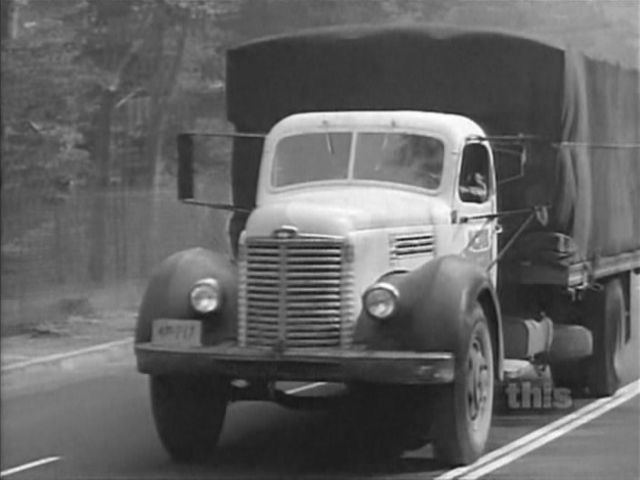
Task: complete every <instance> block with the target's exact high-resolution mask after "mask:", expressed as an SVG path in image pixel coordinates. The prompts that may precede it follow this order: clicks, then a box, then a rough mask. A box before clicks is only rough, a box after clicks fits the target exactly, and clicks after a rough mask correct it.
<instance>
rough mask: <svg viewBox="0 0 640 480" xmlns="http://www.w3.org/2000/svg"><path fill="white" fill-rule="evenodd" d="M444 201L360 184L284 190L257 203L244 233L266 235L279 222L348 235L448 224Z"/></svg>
mask: <svg viewBox="0 0 640 480" xmlns="http://www.w3.org/2000/svg"><path fill="white" fill-rule="evenodd" d="M449 219H450V208H449V207H448V206H447V204H446V202H444V201H443V200H441V199H439V198H437V197H435V196H431V195H427V194H423V193H417V192H413V191H405V190H400V189H393V190H392V189H389V188H376V187H360V188H354V187H353V186H350V187H348V188H336V187H324V188H322V190H319V189H318V190H305V191H304V192H289V193H286V194H285V193H282V194H280V195H278V196H272V197H270V198H269V201H268V202H267V203H264V204H262V205H259V206H258V207H257V208H256V210H254V211H253V213H252V214H251V216H250V217H249V221H248V222H247V235H249V236H269V235H271V234H272V233H273V232H274V230H277V229H279V228H281V227H283V226H293V227H296V228H297V229H298V231H299V232H300V233H304V234H318V235H336V236H346V235H348V234H349V233H354V232H355V231H358V230H371V229H381V228H394V227H411V226H423V227H424V226H426V225H434V224H442V223H448V222H449V221H450V220H449Z"/></svg>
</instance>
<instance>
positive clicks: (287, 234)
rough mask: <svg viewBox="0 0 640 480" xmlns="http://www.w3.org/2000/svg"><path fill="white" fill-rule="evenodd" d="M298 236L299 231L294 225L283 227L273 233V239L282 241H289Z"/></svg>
mask: <svg viewBox="0 0 640 480" xmlns="http://www.w3.org/2000/svg"><path fill="white" fill-rule="evenodd" d="M297 236H298V229H297V228H296V227H294V226H292V225H283V226H281V227H280V228H276V229H275V230H274V231H273V237H274V238H277V239H280V240H287V239H290V238H295V237H297Z"/></svg>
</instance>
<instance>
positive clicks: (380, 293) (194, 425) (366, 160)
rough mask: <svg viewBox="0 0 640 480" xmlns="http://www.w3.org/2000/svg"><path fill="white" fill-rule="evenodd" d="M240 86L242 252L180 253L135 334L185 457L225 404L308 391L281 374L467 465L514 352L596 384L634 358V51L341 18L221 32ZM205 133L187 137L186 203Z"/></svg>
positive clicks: (623, 372)
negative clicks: (580, 48)
mask: <svg viewBox="0 0 640 480" xmlns="http://www.w3.org/2000/svg"><path fill="white" fill-rule="evenodd" d="M226 93H227V114H228V118H229V120H230V121H231V122H232V123H233V124H234V126H235V128H236V131H237V133H235V134H233V135H232V137H233V143H234V148H233V153H232V159H231V162H232V164H231V165H232V192H233V204H232V205H217V204H210V205H209V206H211V207H214V208H223V209H227V210H231V211H233V216H232V218H231V220H230V238H231V244H232V246H233V252H234V254H233V258H228V256H225V255H223V254H221V253H216V252H213V251H210V250H207V249H204V248H202V249H191V250H187V251H183V252H179V253H176V254H174V255H172V256H171V257H170V258H168V259H167V260H166V261H165V262H164V263H163V264H162V265H160V266H159V268H158V269H157V271H156V272H155V273H154V275H153V276H152V278H151V281H150V283H149V286H148V289H147V291H146V294H145V295H144V298H143V301H142V305H141V307H140V312H139V318H138V322H137V327H136V333H135V352H136V356H137V363H138V369H139V370H140V371H141V372H143V373H145V374H148V375H149V376H150V386H151V387H150V391H151V400H152V408H153V413H154V418H155V422H156V426H157V430H158V432H159V435H160V438H161V440H162V442H163V444H164V446H165V447H166V449H167V450H168V452H169V453H170V455H171V456H172V457H173V458H174V459H176V460H178V461H189V460H199V459H202V458H204V457H206V456H207V455H209V454H210V453H211V452H212V450H213V448H214V447H215V444H216V442H217V439H218V436H219V434H220V430H221V427H222V423H223V420H224V417H225V412H226V408H227V404H228V403H229V402H230V401H235V400H242V399H263V400H274V401H277V402H279V403H281V404H283V405H286V406H292V407H305V406H307V405H308V404H309V403H310V400H309V399H308V398H300V397H298V396H295V395H288V394H286V393H285V392H283V391H279V390H278V389H277V388H275V386H276V382H277V381H283V380H295V381H314V382H316V381H326V382H338V383H340V384H344V385H346V386H347V388H346V391H347V392H348V396H349V395H350V396H351V398H355V399H356V401H357V402H361V403H360V406H361V408H357V409H356V410H357V411H368V410H367V408H369V407H371V408H374V407H375V406H376V405H377V406H378V407H379V408H378V411H377V413H376V415H375V416H374V417H373V418H370V419H369V420H370V423H371V424H375V423H376V422H379V423H380V424H383V423H385V422H384V420H385V419H387V417H389V418H390V417H392V416H393V413H394V412H395V413H397V412H402V413H403V415H399V416H398V417H402V419H403V420H402V421H403V422H405V423H404V424H402V425H403V426H404V427H406V431H411V432H412V434H414V435H415V438H413V439H412V441H413V444H414V445H415V441H416V439H421V441H427V440H429V439H430V440H432V441H433V442H434V446H435V452H436V455H437V456H438V458H439V459H441V460H442V461H443V462H445V463H448V464H464V463H469V462H472V461H474V460H475V459H477V458H478V457H479V456H480V455H481V454H482V452H483V449H484V448H485V443H486V440H487V436H488V432H489V429H490V424H491V418H492V408H493V403H494V390H495V389H496V386H497V385H500V384H501V382H505V381H507V380H508V381H515V380H516V379H517V377H518V375H519V372H520V371H521V370H520V369H518V368H513V365H522V362H524V363H525V364H526V365H535V366H536V367H537V368H544V367H545V366H550V369H551V372H552V376H553V377H554V379H555V381H556V384H558V385H568V386H571V387H572V388H574V389H577V390H580V391H582V392H583V393H586V394H591V395H594V396H598V395H609V394H612V393H613V392H614V391H615V390H616V389H617V388H618V386H619V385H621V384H622V383H624V382H627V381H629V380H631V379H633V378H636V377H637V375H638V345H639V344H638V329H639V324H638V308H637V305H638V302H640V300H639V299H638V297H637V295H638V290H639V287H640V280H639V276H640V275H639V274H640V213H639V212H640V160H639V153H638V152H639V150H638V145H639V144H640V133H639V132H640V128H639V125H640V123H639V116H640V113H639V112H640V108H639V105H640V102H639V95H640V91H639V89H638V72H637V71H633V70H625V69H623V68H621V67H619V66H616V65H611V64H608V63H606V62H604V61H600V60H595V59H593V58H590V57H589V56H587V55H584V54H582V53H579V52H577V51H574V50H572V49H571V48H568V47H566V46H564V45H562V44H561V43H559V42H556V41H552V40H547V39H535V38H528V37H524V36H522V35H520V34H513V33H505V32H489V31H482V30H461V29H455V28H451V27H442V26H401V27H400V26H393V27H341V28H327V29H321V30H315V31H310V32H302V33H298V34H292V35H286V36H279V37H272V38H268V39H263V40H259V41H255V42H251V43H248V44H245V45H242V46H240V47H238V48H235V49H232V50H230V51H229V52H228V56H227V90H226ZM211 134H212V135H215V132H212V133H211ZM198 135H199V134H198V133H197V132H196V133H194V132H192V133H185V134H181V135H180V136H179V137H178V151H179V175H178V177H179V178H178V183H179V185H178V187H179V197H180V199H181V200H182V201H184V202H187V203H195V204H198V203H206V202H201V201H199V200H198V199H197V198H195V197H196V195H195V194H194V192H193V190H194V189H193V169H194V165H193V150H194V141H195V140H196V139H197V138H198ZM518 362H519V363H518ZM525 370H526V369H525ZM390 398H391V401H389V399H390ZM316 400H317V399H316ZM401 423H402V422H401ZM396 425H397V424H396ZM364 426H365V423H363V427H364ZM389 428H391V427H389ZM390 435H391V434H390ZM396 435H397V434H396V433H394V434H392V436H396Z"/></svg>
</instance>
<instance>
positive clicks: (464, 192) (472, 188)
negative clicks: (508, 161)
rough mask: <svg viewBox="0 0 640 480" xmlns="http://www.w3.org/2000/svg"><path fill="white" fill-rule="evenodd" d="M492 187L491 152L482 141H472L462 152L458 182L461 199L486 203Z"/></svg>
mask: <svg viewBox="0 0 640 480" xmlns="http://www.w3.org/2000/svg"><path fill="white" fill-rule="evenodd" d="M490 188H491V177H490V171H489V152H488V151H487V148H486V147H485V146H484V145H482V144H480V143H470V144H468V145H466V146H465V147H464V150H463V152H462V168H461V169H460V179H459V182H458V194H459V195H460V200H462V201H463V202H470V203H484V202H486V201H487V200H489V194H490Z"/></svg>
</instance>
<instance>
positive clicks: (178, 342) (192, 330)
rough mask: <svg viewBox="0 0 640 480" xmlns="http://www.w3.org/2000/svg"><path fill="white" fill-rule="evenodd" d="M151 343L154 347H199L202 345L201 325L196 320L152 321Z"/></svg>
mask: <svg viewBox="0 0 640 480" xmlns="http://www.w3.org/2000/svg"><path fill="white" fill-rule="evenodd" d="M151 342H152V343H154V344H156V345H171V346H178V347H199V346H201V345H202V325H201V323H200V322H199V321H198V320H171V319H167V318H160V319H158V320H154V321H153V329H152V331H151Z"/></svg>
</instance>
